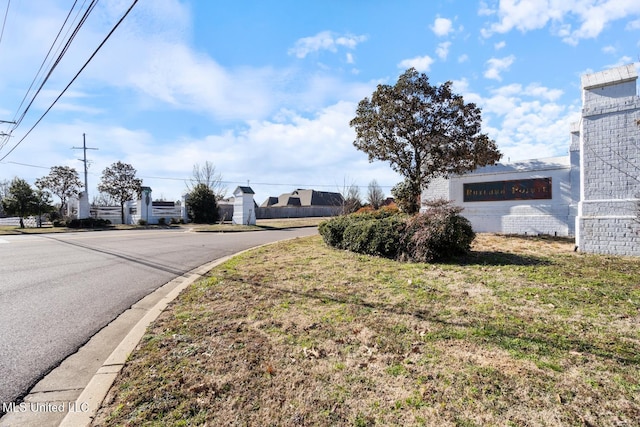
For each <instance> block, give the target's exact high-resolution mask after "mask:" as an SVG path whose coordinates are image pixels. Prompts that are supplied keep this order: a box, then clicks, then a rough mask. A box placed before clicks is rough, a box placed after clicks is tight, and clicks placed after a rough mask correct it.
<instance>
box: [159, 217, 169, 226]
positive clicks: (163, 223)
mask: <svg viewBox="0 0 640 427" xmlns="http://www.w3.org/2000/svg"><path fill="white" fill-rule="evenodd" d="M158 225H167V219H166V218H165V217H161V218H158Z"/></svg>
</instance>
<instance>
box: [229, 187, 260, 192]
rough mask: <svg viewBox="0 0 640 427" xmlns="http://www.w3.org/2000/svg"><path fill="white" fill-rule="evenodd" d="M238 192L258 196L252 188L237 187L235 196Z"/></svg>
mask: <svg viewBox="0 0 640 427" xmlns="http://www.w3.org/2000/svg"><path fill="white" fill-rule="evenodd" d="M238 191H240V192H241V193H242V194H256V193H255V192H254V191H253V190H252V189H251V187H243V186H238V187H236V189H235V190H233V194H236V193H237V192H238Z"/></svg>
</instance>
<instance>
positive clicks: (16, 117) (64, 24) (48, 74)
mask: <svg viewBox="0 0 640 427" xmlns="http://www.w3.org/2000/svg"><path fill="white" fill-rule="evenodd" d="M77 3H78V1H77V0H76V1H74V3H73V5H72V6H71V10H69V13H68V14H67V17H66V18H65V19H64V22H63V23H62V26H61V27H60V30H59V31H58V34H57V35H56V37H55V39H54V40H53V43H51V46H50V47H49V51H48V52H47V54H46V55H45V57H44V59H43V60H42V63H41V64H40V68H38V72H37V73H36V75H35V76H34V77H33V80H32V81H31V84H30V85H29V88H28V89H27V92H26V93H25V94H24V97H23V98H22V101H20V105H19V106H18V110H17V111H16V115H15V116H14V121H16V122H17V123H16V124H15V126H14V128H13V129H15V128H17V127H18V126H19V124H20V122H22V119H23V118H24V116H25V115H26V114H27V111H29V108H30V107H31V105H32V104H33V101H34V100H35V99H36V97H37V96H38V94H39V93H40V90H41V89H42V87H43V86H44V84H45V83H46V82H47V80H48V79H49V77H50V76H51V73H52V72H53V70H54V69H55V67H56V65H57V63H59V61H58V62H56V64H55V65H54V66H53V67H51V68H49V71H48V72H47V75H46V77H45V78H44V80H43V81H42V82H41V83H40V86H39V88H38V90H37V91H36V93H35V94H34V95H33V97H32V98H31V101H30V102H29V103H28V105H27V107H26V108H25V110H24V112H23V113H22V114H21V115H20V118H19V119H18V114H19V112H20V109H21V108H22V106H23V105H24V103H25V101H26V100H27V97H28V96H29V93H30V92H31V89H32V88H33V86H34V85H35V84H36V82H37V81H38V78H39V76H40V73H41V72H42V69H43V68H44V66H45V64H46V63H47V60H48V59H49V56H50V55H51V52H52V51H53V49H54V47H55V45H56V43H57V42H58V39H59V38H60V34H62V31H63V30H64V27H65V26H66V25H67V21H69V17H70V16H71V14H72V13H73V10H74V9H75V7H76V4H77ZM76 17H77V16H76ZM74 21H75V19H74ZM59 58H60V59H61V56H59Z"/></svg>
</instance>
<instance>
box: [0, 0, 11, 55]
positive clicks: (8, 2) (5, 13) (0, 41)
mask: <svg viewBox="0 0 640 427" xmlns="http://www.w3.org/2000/svg"><path fill="white" fill-rule="evenodd" d="M10 4H11V0H7V9H6V10H5V11H4V19H3V20H2V29H0V44H2V35H3V34H4V27H5V25H7V16H8V15H9V5H10Z"/></svg>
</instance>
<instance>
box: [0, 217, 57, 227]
mask: <svg viewBox="0 0 640 427" xmlns="http://www.w3.org/2000/svg"><path fill="white" fill-rule="evenodd" d="M23 222H24V226H25V227H33V228H35V227H37V226H38V218H37V217H35V216H29V217H27V218H23ZM0 225H4V226H10V227H19V226H20V218H19V217H17V216H14V217H10V218H0ZM41 225H51V223H48V222H47V223H45V222H44V221H42V224H41Z"/></svg>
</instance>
